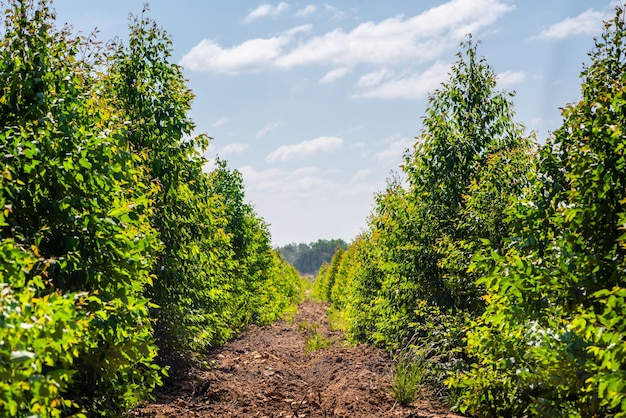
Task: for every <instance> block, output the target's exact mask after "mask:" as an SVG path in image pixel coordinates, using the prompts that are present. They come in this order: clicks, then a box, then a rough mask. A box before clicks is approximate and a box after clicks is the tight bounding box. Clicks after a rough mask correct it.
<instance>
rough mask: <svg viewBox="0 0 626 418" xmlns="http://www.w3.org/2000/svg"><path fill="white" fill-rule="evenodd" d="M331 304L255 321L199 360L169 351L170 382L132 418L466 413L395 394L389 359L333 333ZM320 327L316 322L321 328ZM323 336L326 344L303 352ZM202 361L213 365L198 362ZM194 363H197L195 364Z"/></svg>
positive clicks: (440, 415) (307, 306) (436, 415)
mask: <svg viewBox="0 0 626 418" xmlns="http://www.w3.org/2000/svg"><path fill="white" fill-rule="evenodd" d="M326 308H327V306H325V305H323V304H320V303H316V302H311V301H307V302H304V303H302V304H301V305H300V306H299V309H298V314H297V315H296V317H295V320H293V321H284V320H282V321H279V322H277V323H275V324H273V325H270V326H263V327H257V326H250V327H248V328H247V329H246V330H245V331H244V332H243V333H242V334H241V335H240V336H239V337H238V338H237V339H235V340H232V341H230V342H228V343H227V344H226V345H225V346H223V347H220V348H216V349H214V350H212V351H210V352H208V353H206V354H204V355H203V356H202V357H201V358H200V360H201V361H200V362H199V361H195V362H193V363H191V362H188V361H184V360H183V359H182V358H179V357H177V356H176V355H175V354H174V353H171V354H170V355H169V357H168V359H167V361H168V363H169V364H170V376H171V377H170V379H169V380H168V381H167V382H166V383H165V386H164V387H162V388H160V389H159V390H158V391H157V392H156V394H155V396H156V399H155V400H154V401H153V402H152V403H149V404H146V405H143V406H141V407H139V408H137V409H136V410H134V411H132V412H131V413H130V415H131V416H134V417H155V418H158V417H200V418H204V417H207V418H208V417H267V418H270V417H272V418H273V417H285V418H287V417H292V418H305V417H307V418H317V417H324V418H326V417H356V418H358V417H403V418H409V417H410V418H418V417H420V418H422V417H423V418H425V417H430V418H443V417H449V418H452V417H460V416H459V415H455V414H452V413H450V412H449V411H447V410H446V409H445V408H443V407H442V406H440V405H437V404H436V403H434V402H428V401H426V400H421V401H416V402H415V403H414V404H412V405H409V406H403V405H400V404H399V403H397V402H396V401H395V400H394V399H393V397H392V396H391V395H390V385H389V382H390V372H391V364H392V362H391V358H390V356H389V354H388V353H387V352H386V351H384V350H380V349H376V348H373V347H370V346H367V345H357V346H348V345H347V344H346V343H345V340H344V337H343V334H342V333H341V332H338V331H333V330H331V329H330V328H329V326H328V320H327V318H326V314H325V312H326ZM315 324H317V325H315ZM315 333H319V334H321V335H323V336H324V338H325V339H326V340H327V341H328V340H329V342H330V346H329V347H328V348H321V349H317V350H314V351H308V350H305V344H306V340H307V338H310V337H311V336H312V335H314V334H315ZM201 363H204V364H207V365H209V366H210V367H205V368H204V369H203V368H201V367H198V365H199V364H201ZM192 364H195V365H196V366H193V365H192Z"/></svg>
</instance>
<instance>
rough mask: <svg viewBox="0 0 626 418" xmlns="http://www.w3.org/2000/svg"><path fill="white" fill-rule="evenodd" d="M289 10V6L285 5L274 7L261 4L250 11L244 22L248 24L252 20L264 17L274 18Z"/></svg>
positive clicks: (282, 3)
mask: <svg viewBox="0 0 626 418" xmlns="http://www.w3.org/2000/svg"><path fill="white" fill-rule="evenodd" d="M290 9H291V6H290V5H289V4H287V3H284V2H281V3H279V4H278V5H276V6H272V5H271V4H261V5H260V6H259V7H257V8H256V9H254V10H252V11H250V13H249V14H248V16H246V17H245V19H244V22H246V23H250V22H252V21H254V20H258V19H262V18H265V17H276V16H278V15H280V14H281V13H284V12H287V11H289V10H290Z"/></svg>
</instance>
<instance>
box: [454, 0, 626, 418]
mask: <svg viewBox="0 0 626 418" xmlns="http://www.w3.org/2000/svg"><path fill="white" fill-rule="evenodd" d="M624 13H625V12H624V8H623V7H618V8H617V12H616V15H615V18H614V19H613V20H612V21H611V22H608V23H607V24H606V25H605V28H606V30H605V32H604V34H603V35H602V38H601V39H599V40H596V44H595V48H594V50H593V51H592V52H591V54H590V56H591V64H590V65H589V66H588V67H587V68H585V69H584V71H583V72H582V74H581V77H582V99H581V100H580V101H579V102H578V103H575V104H572V105H568V106H567V107H565V109H564V110H563V118H564V121H563V125H562V126H561V128H559V129H558V130H557V131H556V132H555V133H554V134H553V137H552V138H550V140H549V141H548V142H547V143H546V145H545V147H543V149H542V150H541V153H540V164H539V167H538V170H539V173H538V175H537V178H536V180H535V182H534V184H533V189H532V191H531V192H530V193H529V195H528V196H527V197H526V198H525V199H523V200H521V201H520V202H519V203H518V204H517V205H515V206H514V207H512V209H511V210H510V211H509V216H510V218H511V219H512V220H513V221H514V222H515V229H514V233H513V234H512V236H511V238H510V240H509V241H508V244H507V246H506V247H505V248H504V249H503V250H502V251H498V250H495V251H493V252H492V253H491V254H489V255H487V256H486V257H484V258H483V259H482V260H479V262H478V263H477V268H479V269H481V270H482V271H485V272H487V274H486V276H485V278H484V279H483V280H482V282H483V284H484V285H485V286H486V287H487V288H488V289H489V292H488V294H487V296H486V299H487V301H488V306H487V310H486V311H485V313H484V314H483V316H482V318H481V319H480V321H479V322H478V323H477V324H476V326H475V327H474V329H473V330H472V332H471V334H470V335H469V337H468V346H469V351H470V354H471V355H473V356H475V358H477V359H478V360H479V361H478V362H477V364H476V366H475V368H473V369H472V371H471V372H469V373H468V374H467V375H466V376H464V377H463V378H461V379H459V380H458V381H457V382H456V384H458V385H459V386H461V387H462V388H463V389H464V390H465V393H464V394H463V396H462V406H463V408H464V410H467V411H470V412H471V413H473V414H478V415H482V416H492V415H515V416H521V415H537V416H568V417H574V416H626V377H625V376H626V368H625V358H626V346H625V345H624V338H625V336H626V328H625V326H624V320H623V319H624V314H626V299H625V297H626V288H625V287H626V286H625V282H624V272H625V267H626V260H625V255H626V249H625V248H624V243H625V237H624V233H623V228H624V220H625V219H626V215H625V214H626V210H625V209H626V208H625V207H624V205H625V204H626V170H625V168H626V162H625V160H624V156H623V150H624V146H625V144H626V142H625V138H624V135H623V132H624V130H625V122H626V118H625V116H624V115H626V113H625V112H624V109H625V108H626V101H625V93H626V76H625V74H626V71H625V70H626V59H625V56H624V52H623V51H624V38H625V34H626V30H625V29H626V26H625V23H624Z"/></svg>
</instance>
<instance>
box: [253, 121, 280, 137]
mask: <svg viewBox="0 0 626 418" xmlns="http://www.w3.org/2000/svg"><path fill="white" fill-rule="evenodd" d="M281 123H282V122H281V121H280V120H275V121H274V122H270V123H268V124H266V125H265V126H263V127H262V128H261V129H259V131H258V132H257V133H256V137H257V139H260V138H263V137H264V136H265V135H267V134H268V133H270V132H271V131H273V130H274V129H276V128H278V127H279V126H280V125H281Z"/></svg>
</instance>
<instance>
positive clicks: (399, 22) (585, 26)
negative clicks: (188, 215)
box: [53, 0, 623, 246]
mask: <svg viewBox="0 0 626 418" xmlns="http://www.w3.org/2000/svg"><path fill="white" fill-rule="evenodd" d="M621 1H623V0H621ZM618 3H619V1H616V0H550V1H545V0H541V1H538V0H518V1H514V0H449V1H441V0H440V1H435V0H410V1H409V0H403V1H399V0H391V1H374V0H358V1H357V0H354V1H345V0H343V1H340V0H328V1H322V2H317V1H314V0H304V1H299V0H293V1H291V0H285V1H270V2H265V1H263V0H261V1H248V0H238V1H223V0H222V1H216V0H205V1H191V0H178V1H171V0H152V1H150V2H149V9H150V11H149V12H148V16H149V17H151V18H152V19H154V20H156V22H157V23H158V24H159V26H161V27H163V28H164V29H165V30H166V31H167V32H168V33H169V35H170V36H171V37H172V40H173V45H172V48H173V51H172V61H173V62H175V63H177V64H179V65H181V66H182V67H183V71H184V75H185V77H186V78H187V79H188V86H189V87H190V88H191V89H192V90H193V92H194V94H195V95H196V97H195V100H194V104H193V108H192V110H191V113H190V116H191V118H192V119H193V120H194V122H195V123H196V128H197V129H196V132H197V133H207V134H208V135H209V136H211V137H212V138H214V139H213V141H212V143H211V145H210V147H209V149H208V150H207V152H206V153H205V156H206V158H207V159H208V160H209V165H208V166H207V167H208V168H210V161H212V160H214V159H215V157H216V156H219V158H221V159H223V160H227V161H228V165H229V167H230V168H231V169H237V170H239V171H240V172H241V173H242V175H243V179H244V183H245V189H246V199H247V201H249V202H250V203H251V204H252V205H253V206H254V207H255V210H256V212H257V214H258V215H259V216H261V217H262V218H264V219H265V221H266V222H267V223H268V224H269V229H270V232H271V234H272V243H273V245H275V246H283V245H286V244H288V243H302V242H304V243H309V242H314V241H317V240H318V239H336V238H341V239H344V240H346V241H348V242H350V241H351V240H352V239H354V238H355V237H356V236H357V235H358V234H359V232H361V231H363V230H364V229H365V228H366V225H367V218H368V215H369V214H370V213H371V212H372V209H373V203H374V198H373V196H374V194H375V193H376V192H377V191H381V190H383V189H384V187H385V184H386V179H387V178H389V177H390V175H391V173H392V172H394V171H399V166H400V165H401V164H402V161H403V154H404V152H405V150H406V149H408V148H411V147H412V145H413V143H414V142H415V137H416V136H419V135H420V132H421V121H422V117H423V115H424V114H425V110H426V106H427V100H428V95H429V94H431V93H433V92H434V91H435V90H436V89H437V88H438V87H439V86H440V85H441V83H442V82H445V81H446V80H447V79H448V76H449V74H448V73H449V70H450V66H451V64H452V63H454V62H455V61H456V60H457V57H456V54H457V53H458V52H459V51H460V43H461V42H463V41H465V40H466V39H467V35H468V34H470V33H471V34H472V37H473V39H474V40H478V41H480V45H479V47H478V53H479V54H480V55H482V56H484V57H485V58H486V60H487V62H488V63H489V64H490V65H491V67H492V68H493V70H494V72H495V73H496V74H497V77H498V87H499V89H502V90H506V91H509V92H515V96H514V97H513V99H512V101H513V103H514V109H515V112H516V121H517V122H521V123H523V124H524V125H525V126H526V127H527V130H528V132H533V131H534V132H536V135H537V139H538V140H539V141H540V142H544V141H545V140H546V138H548V137H549V135H550V132H552V131H554V130H555V129H557V128H558V127H559V125H560V124H561V121H562V119H561V116H560V110H559V108H562V107H563V106H565V105H566V104H568V103H573V102H575V101H577V100H578V99H579V98H580V83H581V81H580V78H579V74H580V72H581V71H582V69H583V64H585V63H588V52H589V51H590V50H591V49H592V48H593V45H594V37H596V36H599V35H600V34H601V33H602V29H603V24H602V22H603V21H605V20H608V19H610V18H611V17H612V16H613V15H614V9H615V6H616V5H617V4H618ZM143 5H144V1H143V0H106V1H102V0H90V1H84V0H56V1H55V2H54V3H53V6H54V8H55V9H56V11H57V20H58V23H59V24H62V23H66V22H67V23H70V24H71V25H72V26H73V27H74V30H75V31H82V32H91V31H92V30H93V29H94V28H97V29H98V30H99V35H98V37H99V39H101V40H103V41H106V40H108V39H112V38H114V37H116V36H119V37H120V38H122V39H124V37H125V36H126V35H127V33H128V29H127V28H128V16H129V14H131V13H132V14H139V13H141V10H142V8H143Z"/></svg>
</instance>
